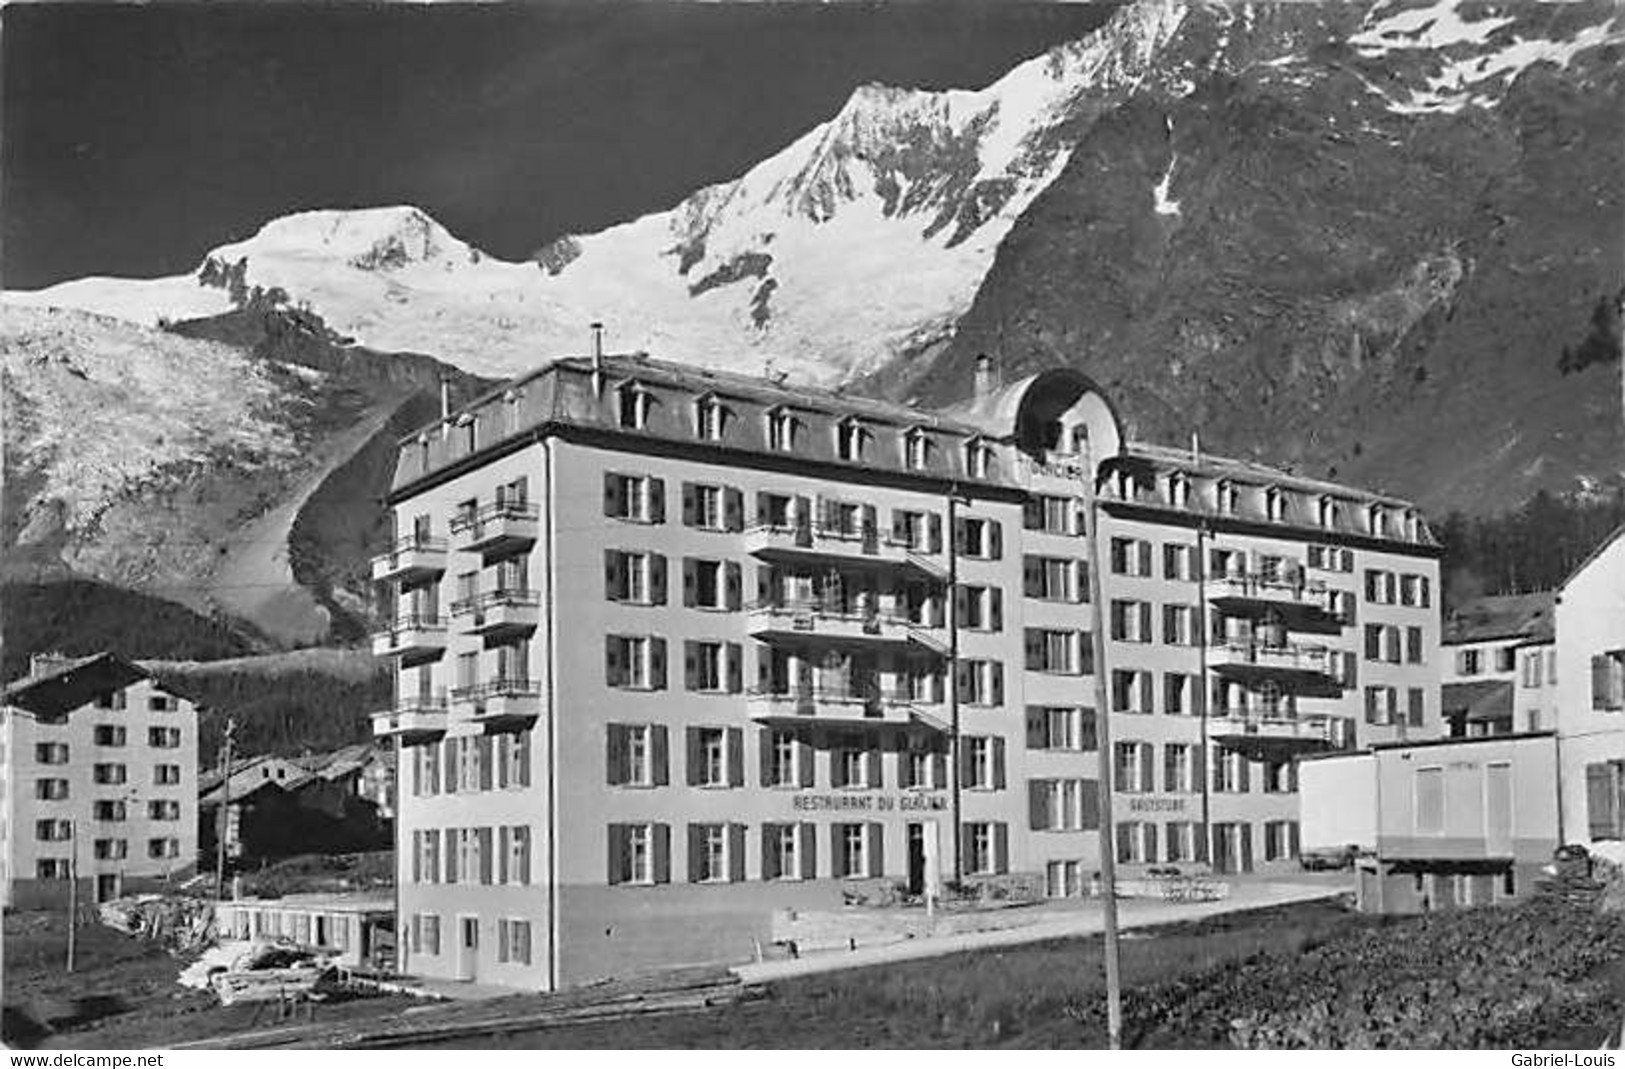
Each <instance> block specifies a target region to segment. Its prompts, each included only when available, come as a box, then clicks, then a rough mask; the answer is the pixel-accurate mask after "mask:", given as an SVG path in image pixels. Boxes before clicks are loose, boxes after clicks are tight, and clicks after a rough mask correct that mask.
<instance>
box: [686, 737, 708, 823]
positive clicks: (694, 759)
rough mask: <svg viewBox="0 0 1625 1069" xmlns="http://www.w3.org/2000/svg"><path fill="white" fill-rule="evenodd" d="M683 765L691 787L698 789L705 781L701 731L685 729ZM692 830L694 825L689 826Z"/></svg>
mask: <svg viewBox="0 0 1625 1069" xmlns="http://www.w3.org/2000/svg"><path fill="white" fill-rule="evenodd" d="M683 757H684V760H683V763H684V765H686V766H687V780H686V782H687V783H688V785H689V786H690V787H698V786H699V785H700V784H701V783H702V782H703V780H701V778H700V771H701V766H702V764H703V759H704V755H703V754H702V752H701V750H700V729H699V728H693V727H691V728H684V729H683ZM689 827H690V829H691V830H692V828H693V825H689Z"/></svg>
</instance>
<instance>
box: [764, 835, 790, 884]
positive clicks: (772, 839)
mask: <svg viewBox="0 0 1625 1069" xmlns="http://www.w3.org/2000/svg"><path fill="white" fill-rule="evenodd" d="M784 875H786V873H785V871H784V855H782V854H780V853H779V835H778V825H776V824H763V825H762V879H764V880H771V879H775V878H777V877H779V876H784Z"/></svg>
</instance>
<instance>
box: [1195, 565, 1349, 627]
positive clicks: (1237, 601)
mask: <svg viewBox="0 0 1625 1069" xmlns="http://www.w3.org/2000/svg"><path fill="white" fill-rule="evenodd" d="M1204 586H1205V588H1206V594H1207V599H1208V600H1209V601H1210V602H1212V603H1214V604H1215V605H1220V606H1224V607H1227V608H1229V607H1237V608H1246V607H1248V606H1253V607H1256V608H1259V609H1275V610H1280V611H1283V612H1285V613H1287V614H1288V622H1289V623H1290V622H1292V619H1293V618H1297V619H1303V618H1304V616H1305V614H1307V615H1308V616H1309V617H1311V618H1314V617H1318V618H1323V619H1325V620H1327V621H1339V620H1340V619H1341V616H1340V613H1339V612H1338V608H1337V604H1336V596H1335V593H1334V592H1333V591H1332V590H1331V588H1329V587H1328V586H1327V585H1326V583H1325V582H1324V581H1322V580H1319V579H1314V580H1308V581H1305V580H1302V579H1293V578H1280V577H1276V576H1269V575H1262V574H1259V573H1256V572H1246V573H1232V574H1228V575H1216V576H1211V577H1209V578H1208V580H1207V581H1206V583H1205V584H1204Z"/></svg>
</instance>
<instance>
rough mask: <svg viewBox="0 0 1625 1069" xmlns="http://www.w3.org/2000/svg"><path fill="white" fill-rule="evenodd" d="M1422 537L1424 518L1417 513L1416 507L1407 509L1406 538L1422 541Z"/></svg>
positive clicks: (1412, 540)
mask: <svg viewBox="0 0 1625 1069" xmlns="http://www.w3.org/2000/svg"><path fill="white" fill-rule="evenodd" d="M1421 537H1422V518H1421V517H1420V516H1418V515H1417V514H1416V510H1415V509H1406V510H1405V538H1406V539H1407V540H1408V541H1411V542H1416V541H1420V540H1421Z"/></svg>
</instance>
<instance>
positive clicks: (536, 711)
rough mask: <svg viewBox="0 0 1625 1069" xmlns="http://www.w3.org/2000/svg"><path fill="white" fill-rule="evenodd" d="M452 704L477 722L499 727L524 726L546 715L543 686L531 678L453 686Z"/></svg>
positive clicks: (493, 680)
mask: <svg viewBox="0 0 1625 1069" xmlns="http://www.w3.org/2000/svg"><path fill="white" fill-rule="evenodd" d="M451 704H452V705H453V706H454V707H455V708H456V709H457V711H458V714H459V715H460V716H467V718H468V719H469V720H472V721H473V722H474V723H476V724H484V725H486V726H487V727H490V728H493V729H498V730H500V729H503V728H512V727H524V726H526V725H528V724H530V723H532V722H533V721H535V720H536V718H537V717H539V716H541V715H542V688H541V685H540V684H538V683H536V682H535V681H534V680H530V679H518V678H513V679H491V680H487V681H486V682H484V683H476V684H474V685H472V686H467V687H453V688H452V691H451Z"/></svg>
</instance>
